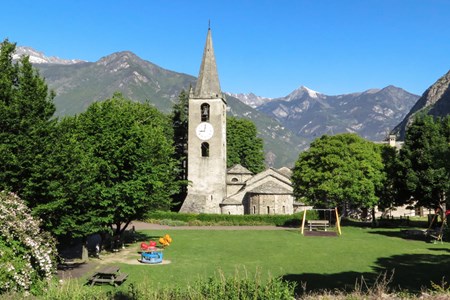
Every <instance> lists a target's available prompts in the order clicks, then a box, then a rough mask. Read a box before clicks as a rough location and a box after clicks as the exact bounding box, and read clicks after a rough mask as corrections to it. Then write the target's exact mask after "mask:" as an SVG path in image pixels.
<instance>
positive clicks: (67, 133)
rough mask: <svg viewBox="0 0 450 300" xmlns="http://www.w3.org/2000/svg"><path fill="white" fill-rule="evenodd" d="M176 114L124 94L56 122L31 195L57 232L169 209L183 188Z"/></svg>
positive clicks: (78, 232)
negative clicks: (174, 124) (174, 127)
mask: <svg viewBox="0 0 450 300" xmlns="http://www.w3.org/2000/svg"><path fill="white" fill-rule="evenodd" d="M172 135H173V131H172V127H171V124H170V120H169V118H168V117H167V116H164V115H163V114H161V113H160V112H158V111H157V110H156V109H155V108H154V107H152V106H151V105H150V104H141V103H134V102H131V101H129V100H126V99H123V97H122V96H121V95H119V94H116V95H114V97H113V98H112V99H109V100H106V101H104V102H97V103H94V104H92V105H91V106H90V107H89V108H88V109H87V111H86V112H85V113H82V114H80V115H78V116H75V117H69V118H66V119H65V120H63V121H61V122H60V123H59V124H58V130H57V131H56V133H55V134H54V145H53V146H50V145H49V147H48V148H47V151H48V153H47V155H45V157H43V159H42V161H41V163H40V164H39V166H37V167H36V170H35V172H34V173H33V174H34V177H33V180H32V182H30V185H29V186H30V187H31V188H32V190H30V192H29V195H30V197H31V196H32V195H34V196H35V198H34V199H33V202H34V203H35V207H34V210H35V211H36V212H37V213H39V215H41V216H44V217H45V222H46V225H47V227H48V228H51V229H52V230H53V232H54V233H55V234H58V235H64V234H71V235H72V236H87V235H88V234H90V233H94V232H98V231H102V230H104V229H105V228H106V227H110V228H114V229H115V234H116V235H120V234H121V233H122V232H123V231H124V230H125V229H126V227H127V226H128V224H129V223H130V222H131V221H132V220H136V219H139V218H142V217H143V216H144V215H145V213H146V212H148V211H151V210H158V209H160V210H167V209H169V208H170V206H171V198H170V197H171V195H172V194H174V193H176V192H178V189H179V186H180V182H179V181H178V180H176V178H177V172H178V169H177V161H176V160H175V159H174V158H173V155H174V147H173V145H172Z"/></svg>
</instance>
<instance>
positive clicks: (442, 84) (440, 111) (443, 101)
mask: <svg viewBox="0 0 450 300" xmlns="http://www.w3.org/2000/svg"><path fill="white" fill-rule="evenodd" d="M420 113H424V114H429V115H432V116H434V117H444V116H447V115H450V71H448V72H447V74H445V75H444V76H442V77H441V78H439V79H438V80H437V81H436V82H435V83H434V84H433V85H431V86H430V87H429V88H428V89H427V90H426V91H425V92H424V93H423V94H422V97H420V99H419V100H418V101H417V102H416V104H415V105H414V106H413V107H412V108H411V110H410V111H409V112H408V114H407V115H406V116H405V118H404V119H403V121H402V122H400V124H398V125H397V126H396V127H395V128H394V130H393V131H392V133H394V134H396V135H397V136H399V139H401V140H403V139H404V137H405V132H406V128H407V127H408V126H409V124H411V122H412V121H413V119H414V116H416V115H417V114H420Z"/></svg>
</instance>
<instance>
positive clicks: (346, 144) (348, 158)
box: [292, 134, 385, 213]
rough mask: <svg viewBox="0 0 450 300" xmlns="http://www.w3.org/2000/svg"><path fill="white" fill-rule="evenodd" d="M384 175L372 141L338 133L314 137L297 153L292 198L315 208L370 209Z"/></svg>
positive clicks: (378, 152)
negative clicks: (313, 139) (309, 144)
mask: <svg viewBox="0 0 450 300" xmlns="http://www.w3.org/2000/svg"><path fill="white" fill-rule="evenodd" d="M384 176H385V175H384V172H383V162H382V158H381V154H380V151H379V148H378V147H377V146H376V145H375V144H374V143H371V142H369V141H366V140H364V139H363V138H361V137H359V136H357V135H356V134H338V135H335V136H328V135H324V136H322V137H321V138H319V139H316V140H315V141H313V142H312V143H311V147H310V148H309V149H308V150H307V151H305V152H302V153H301V154H300V156H299V159H298V160H297V162H296V164H295V168H294V171H293V175H292V182H293V185H294V195H295V197H296V198H297V199H302V201H304V202H306V203H308V204H311V205H314V206H316V207H322V208H331V207H336V206H340V207H343V208H345V207H347V206H350V207H356V208H370V207H373V206H374V205H375V204H377V202H378V197H377V191H379V189H380V186H381V184H382V183H383V180H384ZM343 213H345V211H344V212H343Z"/></svg>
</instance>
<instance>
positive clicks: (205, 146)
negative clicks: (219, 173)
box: [202, 143, 209, 157]
mask: <svg viewBox="0 0 450 300" xmlns="http://www.w3.org/2000/svg"><path fill="white" fill-rule="evenodd" d="M202 157H209V144H208V143H202Z"/></svg>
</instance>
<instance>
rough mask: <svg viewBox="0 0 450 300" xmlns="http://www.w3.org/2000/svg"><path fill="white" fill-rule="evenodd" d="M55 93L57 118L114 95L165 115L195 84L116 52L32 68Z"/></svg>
mask: <svg viewBox="0 0 450 300" xmlns="http://www.w3.org/2000/svg"><path fill="white" fill-rule="evenodd" d="M35 66H36V67H37V68H38V69H39V70H40V73H41V75H42V76H44V77H45V79H46V81H47V83H48V84H49V86H50V88H52V89H53V90H55V92H56V95H57V96H56V98H55V100H54V102H55V105H56V110H57V111H56V114H57V115H73V114H76V113H80V112H82V111H84V110H85V109H86V108H87V107H88V106H89V105H90V104H91V103H93V102H95V101H101V100H104V99H107V98H110V97H111V96H112V95H113V94H114V92H121V93H122V94H123V95H124V96H126V97H128V98H130V99H132V100H136V101H146V100H149V101H150V102H151V103H152V104H153V105H155V106H156V107H157V108H158V109H160V110H161V111H163V112H166V113H167V112H169V111H170V109H171V107H172V105H173V103H174V101H175V100H176V99H177V97H178V95H179V93H180V91H181V90H183V89H185V90H187V89H189V87H190V86H191V85H194V84H195V80H196V79H195V77H193V76H189V75H186V74H182V73H177V72H173V71H169V70H166V69H163V68H161V67H159V66H157V65H155V64H153V63H151V62H148V61H145V60H143V59H141V58H139V57H138V56H136V55H135V54H133V53H132V52H129V51H124V52H117V53H113V54H111V55H108V56H105V57H103V58H101V59H100V60H98V61H97V62H94V63H92V62H84V63H77V64H71V65H61V64H35Z"/></svg>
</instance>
